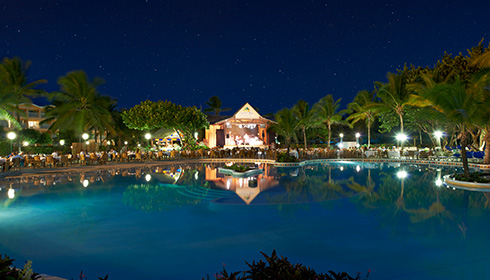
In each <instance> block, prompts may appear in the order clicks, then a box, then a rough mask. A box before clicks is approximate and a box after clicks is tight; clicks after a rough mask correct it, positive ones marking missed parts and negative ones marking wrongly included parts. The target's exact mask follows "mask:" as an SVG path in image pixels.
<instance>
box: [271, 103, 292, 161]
mask: <svg viewBox="0 0 490 280" xmlns="http://www.w3.org/2000/svg"><path fill="white" fill-rule="evenodd" d="M275 119H276V122H275V123H273V124H272V125H271V126H270V127H269V129H270V130H272V131H274V132H275V133H276V134H277V135H280V136H283V137H284V139H285V141H286V145H287V153H288V154H289V148H290V145H291V140H294V141H297V140H298V139H297V137H296V130H297V129H298V126H299V121H298V118H296V116H295V115H294V112H293V110H291V109H288V108H284V109H282V110H280V111H279V112H277V113H276V114H275Z"/></svg>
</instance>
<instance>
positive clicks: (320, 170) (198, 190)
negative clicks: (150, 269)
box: [0, 162, 490, 238]
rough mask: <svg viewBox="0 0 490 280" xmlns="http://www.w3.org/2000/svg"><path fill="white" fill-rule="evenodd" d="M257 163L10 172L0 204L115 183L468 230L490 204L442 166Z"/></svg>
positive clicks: (183, 197) (140, 201)
mask: <svg viewBox="0 0 490 280" xmlns="http://www.w3.org/2000/svg"><path fill="white" fill-rule="evenodd" d="M250 165H251V166H254V167H257V168H261V169H263V172H262V173H261V174H258V175H254V176H250V177H245V178H238V177H233V176H230V175H225V174H221V173H219V172H218V167H219V166H220V165H219V164H207V165H185V164H183V165H169V166H161V167H152V168H137V169H113V170H109V171H108V172H91V173H63V174H45V175H37V176H36V175H33V176H26V177H16V178H10V179H4V180H2V181H0V209H1V208H5V207H11V206H12V205H15V204H16V203H17V201H18V200H19V199H24V202H23V203H25V201H28V200H26V199H28V198H29V197H32V196H37V195H42V194H49V193H66V192H75V193H78V194H79V195H83V193H86V192H91V191H99V192H107V193H108V192H110V191H111V190H112V189H114V190H121V193H122V202H123V203H124V204H126V205H128V206H130V207H132V208H134V209H138V210H142V211H145V212H152V211H169V210H172V209H176V208H180V207H185V206H188V205H197V204H200V203H212V204H242V205H249V206H253V205H258V204H275V205H286V204H305V203H306V204H307V203H312V202H321V203H322V205H324V206H326V207H333V206H332V205H331V204H329V203H328V202H329V201H334V200H338V201H348V203H352V204H353V206H354V207H356V208H357V209H358V210H359V211H360V212H361V213H366V214H375V215H377V216H379V217H380V220H381V224H382V225H384V226H386V227H390V228H393V227H392V225H393V223H397V224H399V225H403V226H404V227H407V228H408V229H409V230H424V231H427V234H434V233H435V232H437V231H438V230H439V229H441V228H445V229H448V228H452V229H457V230H458V231H459V233H460V234H459V235H460V236H461V237H462V238H465V237H466V235H467V232H468V228H469V226H468V221H467V213H468V211H470V210H471V211H472V212H473V213H474V212H482V211H487V210H488V209H490V193H488V192H469V191H465V190H458V189H456V190H453V189H452V188H451V189H448V188H441V182H442V181H441V178H442V176H444V175H446V174H451V173H454V170H452V169H448V168H443V167H431V166H424V165H401V164H399V163H387V164H383V163H366V164H361V163H356V162H342V163H331V164H327V163H323V164H314V165H307V166H303V167H294V168H274V167H272V166H271V165H267V164H253V163H251V164H250ZM121 188H122V189H121ZM343 203H345V202H343ZM278 209H279V210H280V211H283V209H284V208H283V207H282V206H279V207H278ZM291 209H292V210H291ZM298 209H299V208H298ZM288 211H297V210H295V209H293V208H289V209H288ZM397 229H398V230H401V228H397Z"/></svg>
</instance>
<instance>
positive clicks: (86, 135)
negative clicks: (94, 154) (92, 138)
mask: <svg viewBox="0 0 490 280" xmlns="http://www.w3.org/2000/svg"><path fill="white" fill-rule="evenodd" d="M82 139H83V141H85V149H84V150H86V149H87V143H88V141H87V139H88V134H87V133H84V134H82Z"/></svg>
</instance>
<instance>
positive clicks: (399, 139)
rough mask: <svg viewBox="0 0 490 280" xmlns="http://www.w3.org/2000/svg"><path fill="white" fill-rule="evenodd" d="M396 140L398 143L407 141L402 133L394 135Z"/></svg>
mask: <svg viewBox="0 0 490 280" xmlns="http://www.w3.org/2000/svg"><path fill="white" fill-rule="evenodd" d="M396 140H398V141H405V140H407V135H405V134H403V133H399V134H397V135H396Z"/></svg>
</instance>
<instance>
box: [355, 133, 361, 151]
mask: <svg viewBox="0 0 490 280" xmlns="http://www.w3.org/2000/svg"><path fill="white" fill-rule="evenodd" d="M359 137H361V134H360V133H359V132H357V133H356V147H357V148H359V147H360V146H361V145H359Z"/></svg>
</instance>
